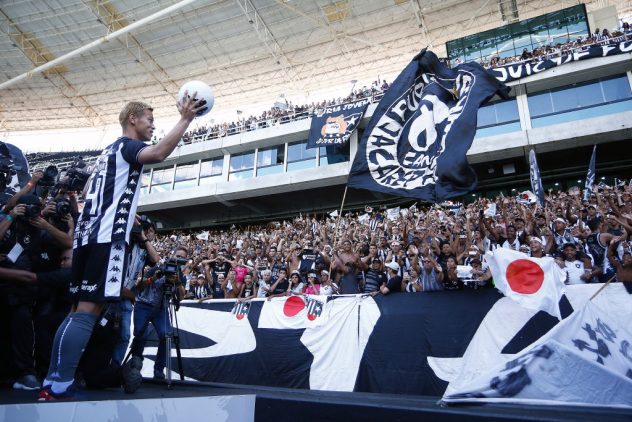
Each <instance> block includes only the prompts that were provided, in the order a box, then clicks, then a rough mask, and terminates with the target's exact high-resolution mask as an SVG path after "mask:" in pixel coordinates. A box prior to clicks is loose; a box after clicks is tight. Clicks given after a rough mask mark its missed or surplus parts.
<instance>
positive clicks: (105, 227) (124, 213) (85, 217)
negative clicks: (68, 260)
mask: <svg viewBox="0 0 632 422" xmlns="http://www.w3.org/2000/svg"><path fill="white" fill-rule="evenodd" d="M146 146H147V145H145V144H144V143H143V142H141V141H137V140H134V139H130V138H127V137H121V138H119V139H117V140H116V141H115V142H114V143H113V144H110V145H109V146H107V147H106V148H105V149H104V150H103V152H102V153H101V155H100V156H99V158H98V160H97V162H96V164H95V168H94V170H93V171H92V175H91V176H90V179H89V180H88V183H87V186H88V191H87V193H86V196H85V202H84V207H83V211H82V212H81V215H80V216H79V220H78V221H77V228H76V229H75V238H74V243H73V247H74V248H77V247H79V246H84V245H87V244H94V243H111V242H117V241H126V242H128V243H129V236H130V232H131V230H132V225H133V224H134V217H135V215H136V206H137V203H138V196H139V192H140V185H141V184H140V177H141V174H142V172H143V165H142V164H140V163H139V162H138V155H139V153H140V151H141V150H142V149H143V148H145V147H146Z"/></svg>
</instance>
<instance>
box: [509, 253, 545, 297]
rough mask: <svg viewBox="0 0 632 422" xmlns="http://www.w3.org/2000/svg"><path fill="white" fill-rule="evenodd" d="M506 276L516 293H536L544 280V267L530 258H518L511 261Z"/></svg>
mask: <svg viewBox="0 0 632 422" xmlns="http://www.w3.org/2000/svg"><path fill="white" fill-rule="evenodd" d="M505 276H506V277H507V282H508V283H509V287H511V290H513V291H514V292H516V293H524V294H531V293H535V292H537V291H538V290H540V287H541V286H542V283H543V282H544V271H542V267H540V266H539V265H538V264H536V263H535V262H533V261H529V260H528V259H518V260H516V261H513V262H512V263H510V264H509V265H508V266H507V271H506V273H505Z"/></svg>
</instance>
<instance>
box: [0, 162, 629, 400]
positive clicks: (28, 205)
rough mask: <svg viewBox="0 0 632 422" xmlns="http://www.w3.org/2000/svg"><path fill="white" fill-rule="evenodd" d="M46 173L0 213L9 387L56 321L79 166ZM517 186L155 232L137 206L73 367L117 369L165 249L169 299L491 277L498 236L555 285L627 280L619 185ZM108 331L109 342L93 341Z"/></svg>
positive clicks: (438, 284) (35, 381)
mask: <svg viewBox="0 0 632 422" xmlns="http://www.w3.org/2000/svg"><path fill="white" fill-rule="evenodd" d="M80 176H81V175H80V174H79V173H75V175H74V176H73V177H76V178H80ZM45 180H46V175H45V172H42V171H36V172H34V174H33V177H32V179H31V180H30V181H29V182H28V184H26V185H25V186H23V187H22V188H21V190H20V191H19V192H17V193H16V194H14V195H13V196H12V197H9V199H8V201H7V202H6V203H5V205H4V207H3V208H2V212H1V213H0V235H1V236H2V237H1V239H2V241H1V242H0V248H1V250H0V302H1V303H0V311H1V312H3V314H2V317H1V318H0V321H2V323H1V324H0V332H1V333H2V336H3V338H4V339H7V340H8V341H7V342H4V343H3V344H10V345H11V347H10V350H9V348H3V349H2V353H3V354H4V359H3V360H2V362H4V368H2V365H0V373H2V372H3V371H4V372H7V371H9V372H12V373H13V377H14V378H13V379H15V380H16V381H15V383H14V384H13V385H14V388H24V389H36V388H39V379H42V377H44V376H45V374H46V369H47V368H48V362H49V360H50V351H51V346H52V342H53V337H54V335H55V331H56V329H57V327H58V325H59V324H60V323H61V321H62V320H64V318H65V316H66V315H67V312H68V309H69V308H70V306H71V299H70V296H69V285H68V284H69V280H70V279H71V267H72V265H71V262H72V259H73V256H72V243H73V242H72V239H73V231H74V226H75V219H76V217H77V216H78V212H79V209H80V206H81V204H80V203H78V201H77V199H76V197H75V194H73V193H72V192H71V191H72V190H73V189H68V187H69V186H76V190H77V191H80V190H81V189H80V187H79V186H78V185H75V184H76V183H77V180H79V179H77V180H66V179H61V180H60V181H59V182H58V183H57V184H55V185H53V186H51V185H50V184H48V183H44V181H45ZM84 182H85V180H84ZM529 198H533V195H526V197H525V196H524V195H519V196H516V197H503V196H500V197H497V198H491V199H486V198H479V199H478V200H477V201H475V202H473V203H470V204H467V205H464V204H459V203H445V204H442V205H434V206H426V205H422V204H415V205H413V206H411V207H410V208H405V209H402V210H397V209H396V210H384V209H381V210H377V209H372V208H370V207H366V208H365V210H364V211H361V212H347V213H344V215H341V216H340V217H332V216H326V217H318V216H315V215H314V216H310V215H299V216H298V217H296V218H295V219H293V220H291V221H276V222H269V223H266V224H261V225H250V226H246V227H241V228H236V227H231V228H228V229H225V230H216V229H214V230H209V231H203V232H201V233H199V232H197V233H196V232H183V231H177V232H169V233H160V234H156V229H155V227H154V225H153V224H152V223H151V221H150V220H149V219H147V218H144V217H140V216H137V217H136V220H137V221H136V224H135V227H136V229H134V230H132V237H131V243H130V245H129V250H128V254H129V258H128V259H129V270H128V272H127V276H126V278H125V282H124V284H123V288H122V294H121V298H122V300H121V309H120V313H117V314H116V315H118V316H117V318H120V319H117V321H119V322H120V325H117V326H116V330H117V335H106V334H101V335H100V337H99V335H95V336H93V339H92V340H91V342H92V341H95V342H97V343H96V344H97V345H96V346H92V347H91V344H92V343H89V344H88V348H87V351H86V353H85V356H87V358H85V360H82V363H80V369H81V368H84V371H85V372H83V373H85V374H92V373H99V374H101V373H103V371H101V369H102V368H97V369H98V371H96V370H95V369H94V368H92V369H90V368H89V365H90V364H91V363H93V362H102V361H103V359H99V358H94V356H95V354H97V355H98V353H100V352H102V351H103V350H109V351H110V352H108V353H112V356H111V365H113V366H112V370H111V371H110V373H111V378H110V379H104V378H101V377H100V376H99V377H98V378H96V379H87V380H86V382H87V383H88V384H89V385H92V386H103V385H106V386H107V385H115V384H116V383H118V382H119V379H120V377H121V376H122V375H121V369H120V368H122V366H121V365H122V363H123V358H124V354H125V351H126V350H127V349H128V345H129V341H130V337H131V333H130V321H131V318H132V314H133V318H134V321H135V324H134V327H136V328H135V330H137V329H138V327H140V326H142V325H143V324H142V323H143V321H144V320H146V319H147V318H149V315H150V311H151V309H152V307H153V306H155V303H154V302H156V301H157V300H158V302H156V303H159V298H160V296H159V295H158V296H157V293H156V292H157V290H156V289H157V287H156V286H157V280H162V283H165V281H164V280H165V279H166V280H169V276H165V275H164V273H165V272H166V271H167V270H166V268H168V266H169V262H170V261H171V259H172V258H174V257H175V258H178V259H180V261H176V262H178V263H177V266H178V268H179V271H178V274H179V275H178V277H176V278H172V279H171V280H172V281H171V282H172V283H174V284H175V286H177V289H178V291H179V295H180V296H181V297H182V298H184V299H191V300H198V301H205V300H215V299H237V300H242V301H243V300H249V299H253V298H268V299H271V298H273V297H280V296H287V295H293V294H320V295H331V294H371V295H376V294H390V293H394V292H411V293H417V292H419V293H428V292H433V291H438V290H458V289H464V288H472V289H483V288H491V287H493V279H492V275H491V272H490V271H489V268H488V266H487V264H486V260H485V253H486V252H487V251H491V250H493V249H494V248H498V247H500V248H511V249H515V250H517V251H520V252H523V253H524V254H525V255H529V256H533V257H542V256H547V255H550V256H554V257H555V259H556V261H557V262H558V264H559V266H560V267H561V268H562V269H563V270H564V272H565V275H564V278H565V282H566V283H568V284H578V283H593V282H602V283H603V282H606V281H608V280H610V279H615V281H616V280H618V281H631V280H632V258H631V256H630V243H629V242H628V240H627V236H628V235H629V234H630V233H632V190H631V186H630V184H627V183H623V182H617V183H616V186H613V187H608V186H605V185H603V184H600V185H599V186H595V187H594V189H593V191H592V194H591V195H590V197H589V199H588V200H583V198H582V193H581V192H580V190H579V189H578V188H573V189H570V190H569V191H567V192H564V191H559V192H552V191H549V193H548V195H547V197H546V202H545V206H544V207H540V206H539V205H536V204H534V203H532V202H530V201H531V199H529ZM158 271H161V272H162V273H163V275H160V274H159V273H158ZM165 277H166V278H165ZM140 310H143V312H144V313H142V312H140ZM137 318H138V320H137ZM152 318H153V317H152ZM117 324H118V323H117ZM154 325H155V326H160V324H157V325H156V324H154ZM118 330H120V336H119V335H118ZM134 334H135V335H137V334H138V333H137V332H135V333H134ZM95 338H96V339H97V340H94V339H95ZM99 338H100V340H99ZM112 339H116V341H117V342H118V343H117V344H111V345H109V346H107V347H102V346H103V344H104V342H108V341H109V342H111V341H112ZM99 341H100V342H101V343H98V342H99ZM138 347H139V348H138V350H136V352H135V349H134V348H132V353H133V357H132V359H135V358H137V359H142V347H143V346H142V345H141V346H138ZM112 350H114V352H111V351H112ZM159 350H162V348H159ZM105 358H106V360H109V359H110V355H108V356H105ZM7 362H10V365H7ZM139 365H142V364H139ZM80 373H81V370H80ZM4 376H6V374H4ZM155 377H157V378H161V377H162V378H164V374H163V372H162V370H160V369H158V370H156V369H155Z"/></svg>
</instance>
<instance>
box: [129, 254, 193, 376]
mask: <svg viewBox="0 0 632 422" xmlns="http://www.w3.org/2000/svg"><path fill="white" fill-rule="evenodd" d="M188 256H189V251H188V250H187V249H186V248H185V247H182V246H179V247H177V248H176V250H175V252H174V255H173V257H172V258H170V259H167V260H166V261H165V263H164V264H163V265H162V266H160V267H159V268H156V269H155V270H154V271H153V272H152V271H149V272H148V274H147V277H146V278H144V279H143V280H141V282H140V283H139V284H138V285H137V286H136V290H137V295H136V303H135V305H134V340H133V341H132V350H131V353H132V358H131V360H130V366H132V367H133V368H137V369H138V370H140V369H141V368H142V365H143V351H144V349H145V343H146V329H147V326H148V324H149V323H151V324H152V325H153V327H154V330H156V333H157V334H158V338H159V345H158V354H157V356H156V362H155V363H154V379H157V380H163V379H165V374H164V369H165V365H166V359H167V356H166V343H165V339H166V337H165V336H166V334H167V333H168V332H170V331H171V329H172V326H171V321H169V319H168V318H167V316H166V313H165V312H164V310H165V307H168V306H170V304H169V303H165V302H166V300H165V297H166V296H165V293H168V294H169V295H170V297H172V298H173V300H174V302H175V303H176V308H177V306H178V302H179V300H180V299H182V298H184V295H185V294H186V291H185V289H184V285H185V284H186V278H185V277H184V275H183V274H182V267H184V266H185V265H186V264H187V259H188Z"/></svg>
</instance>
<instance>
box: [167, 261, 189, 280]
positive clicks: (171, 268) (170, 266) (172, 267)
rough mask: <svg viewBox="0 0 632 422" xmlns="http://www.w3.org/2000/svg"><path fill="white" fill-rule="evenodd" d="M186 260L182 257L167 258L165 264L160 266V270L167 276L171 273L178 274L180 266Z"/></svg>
mask: <svg viewBox="0 0 632 422" xmlns="http://www.w3.org/2000/svg"><path fill="white" fill-rule="evenodd" d="M187 262H188V261H187V260H186V259H182V258H169V259H168V260H167V261H165V265H164V266H163V268H162V272H163V273H164V275H165V276H169V275H172V274H178V271H179V270H180V266H182V265H186V263H187Z"/></svg>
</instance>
